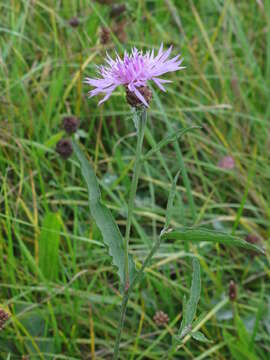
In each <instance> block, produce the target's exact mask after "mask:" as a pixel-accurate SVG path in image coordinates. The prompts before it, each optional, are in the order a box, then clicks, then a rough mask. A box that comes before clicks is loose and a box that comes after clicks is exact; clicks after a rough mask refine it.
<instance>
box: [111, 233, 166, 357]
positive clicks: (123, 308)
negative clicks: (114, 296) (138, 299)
mask: <svg viewBox="0 0 270 360" xmlns="http://www.w3.org/2000/svg"><path fill="white" fill-rule="evenodd" d="M159 246H160V237H158V238H157V241H156V243H155V245H154V246H153V247H152V249H151V251H150V253H149V254H148V255H147V257H146V259H145V260H144V262H143V264H142V266H141V268H140V270H139V271H138V272H137V273H136V275H135V277H134V279H133V280H132V282H131V284H130V286H129V288H128V289H127V290H126V291H125V293H124V296H123V300H122V305H121V315H120V319H119V324H118V329H117V337H116V341H115V345H114V354H113V360H117V359H118V353H119V345H120V340H121V334H122V330H123V327H124V321H125V315H126V310H127V304H128V300H129V297H130V294H131V292H132V290H133V288H134V287H135V285H136V284H137V283H138V282H139V281H140V280H141V278H142V276H143V272H144V270H145V268H146V267H147V266H148V264H149V263H150V261H151V259H152V257H153V255H154V254H155V252H156V251H157V250H158V248H159Z"/></svg>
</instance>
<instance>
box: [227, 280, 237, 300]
mask: <svg viewBox="0 0 270 360" xmlns="http://www.w3.org/2000/svg"><path fill="white" fill-rule="evenodd" d="M229 298H230V300H231V301H235V300H236V298H237V289H236V284H235V282H234V281H233V280H231V281H230V284H229Z"/></svg>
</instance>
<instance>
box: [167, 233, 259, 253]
mask: <svg viewBox="0 0 270 360" xmlns="http://www.w3.org/2000/svg"><path fill="white" fill-rule="evenodd" d="M161 237H162V238H163V239H172V240H173V239H174V240H183V241H192V242H200V241H207V242H212V243H220V244H224V245H229V246H238V247H242V248H245V249H249V250H255V251H258V252H261V253H263V254H264V250H263V249H262V248H260V247H259V246H256V245H254V244H250V243H248V242H247V241H245V240H243V239H240V238H238V237H236V236H232V235H229V234H226V233H222V232H219V231H213V230H208V229H204V228H188V229H185V228H184V229H177V230H169V231H166V232H163V233H162V235H161Z"/></svg>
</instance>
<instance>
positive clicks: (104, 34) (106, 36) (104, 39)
mask: <svg viewBox="0 0 270 360" xmlns="http://www.w3.org/2000/svg"><path fill="white" fill-rule="evenodd" d="M110 37H111V34H110V30H109V29H108V28H106V27H105V26H102V27H101V30H100V42H101V44H102V45H106V44H108V42H109V41H110Z"/></svg>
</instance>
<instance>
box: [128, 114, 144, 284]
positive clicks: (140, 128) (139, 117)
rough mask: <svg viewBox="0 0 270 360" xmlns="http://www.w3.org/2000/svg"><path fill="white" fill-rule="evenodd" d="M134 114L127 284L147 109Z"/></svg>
mask: <svg viewBox="0 0 270 360" xmlns="http://www.w3.org/2000/svg"><path fill="white" fill-rule="evenodd" d="M134 116H135V122H136V125H137V146H136V155H135V162H134V170H133V176H132V182H131V188H130V193H129V201H128V214H127V225H126V235H125V242H124V252H125V284H126V286H128V281H129V273H128V244H129V238H130V229H131V222H132V215H133V210H134V200H135V196H136V191H137V186H138V180H139V175H140V170H141V155H142V145H143V138H144V131H145V125H146V109H145V108H143V110H142V111H141V112H140V113H139V110H136V113H135V114H134Z"/></svg>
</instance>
